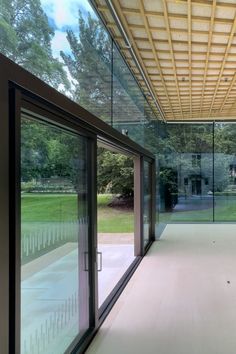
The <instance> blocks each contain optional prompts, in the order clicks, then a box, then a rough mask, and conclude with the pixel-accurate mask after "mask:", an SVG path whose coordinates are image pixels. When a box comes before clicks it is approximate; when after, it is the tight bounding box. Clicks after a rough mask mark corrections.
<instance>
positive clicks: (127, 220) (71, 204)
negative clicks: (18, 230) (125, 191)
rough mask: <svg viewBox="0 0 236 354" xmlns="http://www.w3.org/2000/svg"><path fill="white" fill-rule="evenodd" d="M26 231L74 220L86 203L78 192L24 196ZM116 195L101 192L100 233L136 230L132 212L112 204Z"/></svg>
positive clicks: (99, 198)
mask: <svg viewBox="0 0 236 354" xmlns="http://www.w3.org/2000/svg"><path fill="white" fill-rule="evenodd" d="M21 200H22V203H21V215H22V231H23V233H25V232H27V233H30V232H33V231H34V229H38V228H39V227H40V225H41V226H42V227H43V228H47V225H49V223H57V222H61V221H62V222H65V223H66V222H73V221H76V220H77V218H78V215H81V216H82V215H83V202H82V201H81V203H80V202H79V200H78V198H77V196H76V195H73V194H71V195H63V194H37V193H35V194H33V193H28V194H27V193H25V194H22V196H21ZM111 200H112V195H109V194H103V195H98V232H133V230H134V215H133V212H132V211H127V210H121V209H115V208H111V207H108V206H107V205H108V203H109V202H110V201H111Z"/></svg>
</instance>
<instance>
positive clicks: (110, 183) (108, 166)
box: [97, 147, 134, 197]
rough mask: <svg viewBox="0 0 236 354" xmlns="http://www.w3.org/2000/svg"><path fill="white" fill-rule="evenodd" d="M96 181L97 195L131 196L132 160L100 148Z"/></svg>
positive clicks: (132, 184) (132, 190)
mask: <svg viewBox="0 0 236 354" xmlns="http://www.w3.org/2000/svg"><path fill="white" fill-rule="evenodd" d="M97 179H98V192H99V193H112V194H119V195H121V196H122V197H128V196H132V195H133V193H134V189H133V187H134V181H133V179H134V167H133V159H132V158H130V157H128V156H126V155H123V154H119V153H115V152H111V151H109V150H106V149H103V148H101V147H100V148H99V149H98V175H97Z"/></svg>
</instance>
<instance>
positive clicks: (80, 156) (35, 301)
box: [21, 115, 89, 354]
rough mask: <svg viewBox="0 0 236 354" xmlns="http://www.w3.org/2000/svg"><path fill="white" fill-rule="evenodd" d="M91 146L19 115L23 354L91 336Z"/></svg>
mask: <svg viewBox="0 0 236 354" xmlns="http://www.w3.org/2000/svg"><path fill="white" fill-rule="evenodd" d="M87 173H88V172H87V139H86V138H84V137H82V136H79V135H74V134H72V133H69V132H67V131H66V130H63V129H59V128H55V127H53V126H51V125H49V124H47V123H41V122H39V121H36V120H32V119H29V118H28V117H26V116H25V115H22V119H21V353H22V354H28V353H36V352H37V353H44V354H46V353H48V354H49V353H58V354H59V353H64V352H65V350H66V349H67V347H68V346H69V345H70V344H71V342H72V341H73V340H74V339H75V338H78V336H79V337H80V336H81V335H83V334H84V333H85V331H86V330H87V329H88V328H89V272H88V269H86V268H87V267H88V265H87V262H88V259H87V258H88V196H87V194H88V188H87V179H88V176H87Z"/></svg>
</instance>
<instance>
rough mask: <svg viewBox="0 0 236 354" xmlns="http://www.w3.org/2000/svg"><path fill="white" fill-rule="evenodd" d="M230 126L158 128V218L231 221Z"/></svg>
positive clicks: (232, 129) (234, 132)
mask: <svg viewBox="0 0 236 354" xmlns="http://www.w3.org/2000/svg"><path fill="white" fill-rule="evenodd" d="M235 135H236V125H235V124H234V123H226V122H225V123H223V122H215V123H205V124H204V123H202V124H194V123H191V124H190V123H189V124H180V123H179V124H167V125H163V124H159V130H158V142H157V144H158V146H159V148H158V151H159V154H158V155H159V156H158V161H159V176H160V180H159V195H160V200H159V208H160V215H159V219H160V222H162V223H169V222H213V221H215V222H227V221H230V222H235V221H236V217H235V215H236V214H235V207H234V206H235V184H236V178H235V176H236V174H235V171H236V168H235V156H236V154H235V151H236V150H235V146H234V145H235V144H234V137H235Z"/></svg>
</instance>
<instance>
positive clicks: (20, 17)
mask: <svg viewBox="0 0 236 354" xmlns="http://www.w3.org/2000/svg"><path fill="white" fill-rule="evenodd" d="M0 9H1V12H0V51H1V53H3V54H4V55H6V56H7V57H8V58H9V59H11V60H13V61H14V62H15V63H17V64H19V65H21V66H23V67H24V68H25V69H27V70H28V71H30V72H31V73H33V74H34V75H36V76H37V77H39V78H40V79H42V80H43V81H45V82H46V83H48V84H49V85H51V86H53V87H54V88H56V89H60V90H61V91H63V90H67V89H68V88H69V82H68V79H67V75H66V73H65V71H64V69H63V65H62V63H60V62H59V60H58V59H56V58H54V57H53V55H52V48H51V40H52V38H53V36H54V31H53V29H52V28H51V27H50V25H49V23H48V18H47V16H46V14H45V13H44V11H43V9H42V7H41V3H40V0H0Z"/></svg>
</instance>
